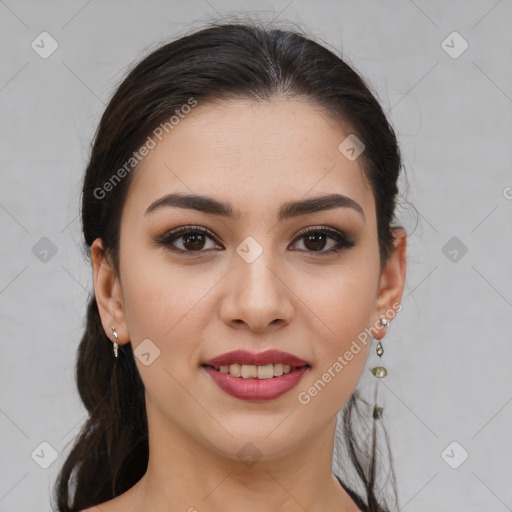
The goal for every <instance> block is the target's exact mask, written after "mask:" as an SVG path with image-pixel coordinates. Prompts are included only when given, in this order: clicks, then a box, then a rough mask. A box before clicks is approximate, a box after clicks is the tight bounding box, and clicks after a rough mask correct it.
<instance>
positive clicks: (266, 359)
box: [203, 350, 309, 368]
mask: <svg viewBox="0 0 512 512" xmlns="http://www.w3.org/2000/svg"><path fill="white" fill-rule="evenodd" d="M236 363H238V364H247V365H249V364H250V365H255V366H265V365H267V364H289V365H290V366H294V367H295V368H298V367H300V366H305V365H308V364H309V363H307V362H306V361H304V360H303V359H301V358H300V357H297V356H294V355H293V354H289V353H288V352H282V351H281V350H265V352H259V353H254V352H249V351H247V350H233V351H232V352H227V353H225V354H221V355H220V356H216V357H214V358H213V359H209V360H208V361H204V362H203V365H207V366H214V367H216V368H218V367H220V366H226V365H230V364H236Z"/></svg>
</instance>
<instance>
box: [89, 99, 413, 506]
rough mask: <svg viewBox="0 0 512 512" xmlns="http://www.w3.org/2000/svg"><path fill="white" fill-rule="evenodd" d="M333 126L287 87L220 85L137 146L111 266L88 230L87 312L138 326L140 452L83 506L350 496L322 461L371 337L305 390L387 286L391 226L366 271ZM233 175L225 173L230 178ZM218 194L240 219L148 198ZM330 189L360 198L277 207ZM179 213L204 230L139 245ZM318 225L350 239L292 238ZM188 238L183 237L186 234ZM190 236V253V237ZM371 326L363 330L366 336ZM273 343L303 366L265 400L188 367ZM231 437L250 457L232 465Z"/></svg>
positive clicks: (358, 186)
mask: <svg viewBox="0 0 512 512" xmlns="http://www.w3.org/2000/svg"><path fill="white" fill-rule="evenodd" d="M348 134H349V132H346V131H345V132H344V131H343V129H342V128H341V126H339V125H338V124H336V123H335V122H333V121H332V120H331V119H330V118H328V117H327V116H326V115H325V113H323V112H322V111H321V110H320V109H319V108H318V107H317V106H314V105H311V104H309V103H307V102H306V101H303V100H299V99H293V100H292V99H284V98H274V99H273V100H272V101H265V102H259V103H255V102H251V101H249V100H230V101H224V102H222V103H217V104H205V105H198V106H197V107H196V108H195V109H194V110H193V112H192V113H191V114H189V115H188V116H187V117H186V118H185V119H184V120H182V121H181V122H180V123H179V125H177V126H176V127H175V128H174V129H173V130H172V131H171V132H170V133H169V134H168V135H166V136H165V138H164V139H163V140H162V141H161V142H160V143H159V144H158V145H157V147H156V148H155V149H153V150H152V151H151V152H150V153H149V155H148V156H147V157H146V158H145V160H144V161H143V162H142V164H141V166H140V168H139V169H137V171H135V174H134V176H133V182H132V184H131V186H130V190H129V192H128V196H127V199H126V203H125V205H124V208H123V214H122V219H121V236H120V275H117V274H116V272H115V271H114V269H113V267H112V265H111V264H110V262H109V259H108V257H107V255H106V254H105V253H104V252H103V249H102V242H101V240H100V239H98V240H96V241H95V242H94V244H93V246H92V262H93V275H94V288H95V294H96V298H97V301H98V304H99V308H100V314H101V319H102V324H103V327H104V329H105V332H106V333H107V335H108V336H109V337H110V338H111V339H112V336H111V334H110V328H111V326H112V325H115V327H116V329H117V332H118V334H119V340H118V343H119V344H125V343H128V342H131V343H132V346H133V348H134V350H136V348H137V346H138V345H139V344H140V343H141V342H142V341H143V340H145V339H150V340H151V342H152V343H154V345H155V346H157V347H158V349H159V350H160V356H159V357H157V358H156V359H155V360H154V361H153V362H152V363H151V364H150V365H148V366H146V365H144V364H142V362H141V361H140V360H139V359H138V358H136V359H135V360H136V363H137V367H138V370H139V372H140V375H141V377H142V380H143V382H144V385H145V389H146V403H147V414H148V424H149V444H150V458H149V466H148V471H147V473H146V475H145V476H144V477H143V478H142V479H141V480H140V481H139V482H138V483H137V484H136V485H135V486H134V487H132V488H131V489H130V490H129V491H127V492H126V493H125V494H123V495H122V496H120V497H117V498H115V499H114V500H111V501H109V502H107V503H104V504H101V505H99V506H98V507H93V508H92V509H89V510H95V511H98V510H101V511H102V512H115V511H118V510H119V511H121V510H123V511H135V510H139V511H140V510H152V511H153V512H160V511H164V510H165V511H169V510H182V511H190V512H192V511H193V510H198V511H199V512H202V511H208V512H216V511H223V512H234V511H239V510H247V511H250V512H269V511H277V510H279V511H283V512H288V511H294V512H295V511H304V510H307V511H308V512H317V511H318V512H320V511H323V512H325V511H326V510H327V511H335V510H336V511H338V512H339V511H340V510H342V511H346V512H349V511H351V512H352V511H356V510H358V508H357V506H356V505H355V504H354V503H353V502H352V500H351V499H350V497H349V496H348V494H347V493H346V492H345V491H344V490H343V488H342V487H341V486H340V485H339V483H338V482H337V480H335V478H334V476H333V475H332V471H331V463H332V462H331V461H332V454H333V443H334V432H335V422H336V414H337V412H338V411H339V410H340V409H341V408H342V407H343V405H344V403H345V402H346V401H347V400H348V398H349V397H350V395H351V394H352V392H353V390H354V388H355V386H356V385H357V382H358V380H359V378H360V376H361V373H362V371H363V369H364V365H365V363H366V359H367V356H368V354H369V352H370V350H375V344H374V343H375V342H373V343H371V341H368V343H367V344H366V345H362V344H361V350H360V351H359V352H358V354H357V355H355V356H354V357H353V359H352V360H351V361H350V362H348V364H347V365H346V366H345V367H344V368H343V370H342V371H341V372H339V373H337V374H336V376H335V377H334V378H332V379H331V381H330V382H329V383H328V384H327V385H326V386H325V387H324V388H323V389H322V390H321V392H319V393H318V394H317V396H315V397H314V398H312V399H311V401H310V402H309V403H308V404H306V405H305V404H301V403H300V402H299V401H298V399H297V395H298V393H299V392H300V391H304V390H307V389H308V388H310V387H311V386H312V385H313V383H314V382H315V381H317V380H318V379H319V378H321V377H322V374H323V373H324V372H326V371H327V369H328V368H329V367H332V366H333V363H334V362H335V361H336V360H337V357H338V356H339V355H343V354H344V353H345V352H346V351H347V350H348V349H349V348H350V346H351V344H352V342H353V341H354V340H356V339H357V336H358V334H359V333H361V332H363V331H364V329H365V328H369V327H370V326H373V325H374V324H375V322H376V321H378V319H379V318H381V317H382V316H385V315H386V312H389V311H390V310H392V308H393V305H395V307H396V304H397V303H399V302H400V300H401V297H402V293H403V287H404V280H405V272H406V259H405V254H406V233H405V231H404V230H403V229H396V230H395V231H394V237H395V238H394V244H395V250H394V252H393V254H392V255H391V257H390V258H389V260H388V261H387V262H386V264H385V267H384V268H383V269H381V267H380V259H379V246H378V239H377V221H376V212H375V202H374V197H373V193H372V191H371V189H370V188H369V185H368V183H367V182H366V180H365V178H364V176H363V172H362V170H361V167H360V164H361V165H362V161H361V159H356V160H355V161H350V160H348V159H347V158H346V157H345V156H344V155H343V154H342V153H341V152H340V151H339V150H338V145H339V144H340V142H341V141H342V140H343V139H344V138H345V137H346V136H347V135H348ZM234 184H236V188H235V187H234V186H233V185H234ZM171 192H180V193H187V194H189V193H193V194H199V195H209V196H211V197H214V198H216V199H218V200H221V201H225V202H229V203H231V205H232V206H233V208H235V209H237V210H239V211H240V216H239V218H236V219H228V218H221V217H219V216H216V215H212V214H206V213H202V212H198V211H195V210H190V209H179V208H162V209H157V210H155V211H153V212H152V213H149V214H147V215H144V212H145V210H146V208H147V207H148V206H149V205H150V204H151V203H153V202H154V201H155V200H157V199H159V198H161V197H162V196H164V195H166V194H168V193H171ZM333 192H337V193H340V194H343V195H346V196H348V197H350V198H351V199H353V200H354V201H356V202H357V203H359V205H360V206H361V208H362V209H363V212H364V218H363V216H362V215H360V214H359V213H358V212H357V211H356V210H355V209H352V208H334V209H330V210H325V211H320V212H315V213H309V214H306V215H302V216H300V217H295V218H291V219H288V220H284V221H280V222H278V220H277V212H278V210H279V207H280V206H281V204H282V203H283V202H285V201H291V200H299V199H304V198H310V197H316V196H320V195H327V194H332V193H333ZM188 223H191V224H193V225H196V226H201V227H205V228H208V229H209V230H211V231H212V232H213V234H214V235H215V238H216V239H214V238H209V237H206V238H205V239H204V245H203V246H199V249H196V250H195V251H196V252H193V251H194V244H193V243H192V244H191V243H190V242H189V243H188V244H187V240H186V239H184V238H183V237H181V238H178V239H176V240H175V241H174V246H175V247H176V248H177V249H182V250H184V251H186V250H187V249H188V251H189V252H188V253H184V254H178V253H175V252H172V251H171V250H170V249H169V248H166V247H163V246H161V245H158V244H157V243H155V241H156V240H157V239H158V237H159V236H160V235H162V234H163V233H164V232H167V231H169V230H172V229H175V228H178V227H180V226H183V225H186V224H188ZM308 226H315V227H324V226H325V227H331V228H333V229H335V230H340V231H342V232H344V233H346V234H347V236H349V237H350V238H352V239H354V240H355V241H356V245H355V246H354V247H352V248H348V249H345V250H342V251H341V252H339V253H337V254H335V253H330V254H327V251H328V250H329V249H330V248H333V247H336V246H337V242H336V240H334V239H331V238H330V237H329V238H326V239H325V242H324V245H323V246H322V245H321V244H318V247H320V248H319V249H318V250H319V251H323V253H322V254H320V253H319V252H315V246H314V243H311V242H310V243H309V244H308V237H307V236H306V237H300V238H298V235H299V234H300V232H301V231H302V230H303V229H304V228H306V227H308ZM248 236H251V237H253V238H254V239H255V240H256V241H257V242H258V243H259V244H260V246H261V247H262V249H263V252H262V254H261V255H260V256H259V257H258V258H257V259H256V260H255V261H253V262H252V263H247V262H246V261H245V260H244V259H242V258H241V257H240V256H239V255H238V254H237V252H236V248H237V247H238V245H239V244H240V243H241V242H242V241H243V240H244V239H245V238H246V237H248ZM191 247H192V249H190V248H191ZM198 251H203V252H198ZM385 333H386V329H385V328H382V329H380V330H379V331H378V332H376V334H375V336H374V337H375V339H381V338H382V337H383V336H384V335H385ZM237 348H243V349H247V350H250V351H253V352H262V351H264V350H266V349H268V348H277V349H279V350H283V351H285V352H290V353H292V354H295V355H297V356H298V357H301V358H302V359H304V360H306V361H308V362H309V364H310V365H311V369H310V370H309V372H308V373H307V374H306V375H305V376H304V378H303V379H302V381H301V382H300V383H299V385H298V386H297V387H296V388H294V389H293V390H291V391H290V392H288V393H286V394H285V395H283V396H281V397H280V398H278V399H276V400H270V401H266V402H256V403H254V402H248V401H244V400H240V399H237V398H234V397H231V396H229V395H227V394H225V393H224V392H223V391H221V390H220V389H219V388H218V387H217V386H216V385H215V384H214V383H213V381H212V380H211V379H210V377H209V375H207V374H206V373H205V372H204V370H203V369H202V368H201V366H200V365H201V363H202V362H203V361H205V360H207V359H210V358H212V357H214V356H216V355H219V354H222V353H225V352H228V351H231V350H234V349H237ZM247 443H252V444H253V445H255V446H256V447H257V449H258V450H259V452H260V454H261V458H260V459H259V460H258V461H257V462H256V463H255V464H254V465H253V466H251V467H247V466H246V465H245V464H244V463H243V462H241V461H240V460H239V458H238V456H237V452H238V451H239V450H240V449H241V448H242V447H244V446H245V445H246V444H247Z"/></svg>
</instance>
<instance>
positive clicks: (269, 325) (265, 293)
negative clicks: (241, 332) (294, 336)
mask: <svg viewBox="0 0 512 512" xmlns="http://www.w3.org/2000/svg"><path fill="white" fill-rule="evenodd" d="M264 255H265V251H264V252H263V253H262V254H261V255H260V256H259V257H258V258H257V259H256V260H255V261H253V262H252V263H247V262H245V261H243V260H242V261H239V262H237V263H236V264H235V268H233V270H232V271H231V272H229V274H228V275H227V276H226V277H227V279H226V280H225V282H224V286H225V289H224V294H223V295H224V297H223V300H222V305H221V310H220V315H221V318H222V320H223V322H224V323H225V324H226V325H229V326H230V327H234V328H237V329H243V328H246V329H249V330H251V331H253V332H270V331H273V330H277V329H280V328H282V327H284V326H286V325H288V324H289V323H290V322H291V319H292V316H293V305H292V303H291V301H290V298H291V296H292V295H293V292H292V291H291V288H290V284H289V283H287V282H286V276H284V275H283V273H282V272H281V273H280V272H279V270H278V269H276V268H272V267H275V265H272V264H271V262H270V260H269V259H268V258H265V257H264Z"/></svg>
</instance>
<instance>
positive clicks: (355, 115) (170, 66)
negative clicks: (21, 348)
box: [55, 23, 401, 512]
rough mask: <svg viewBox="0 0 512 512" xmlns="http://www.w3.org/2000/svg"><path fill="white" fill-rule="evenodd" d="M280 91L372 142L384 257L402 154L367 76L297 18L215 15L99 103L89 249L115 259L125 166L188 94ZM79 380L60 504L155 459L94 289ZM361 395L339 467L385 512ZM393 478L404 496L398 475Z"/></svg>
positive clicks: (109, 493)
mask: <svg viewBox="0 0 512 512" xmlns="http://www.w3.org/2000/svg"><path fill="white" fill-rule="evenodd" d="M278 95H279V96H283V95H284V96H285V97H290V98H293V97H295V98H302V99H304V100H307V101H309V102H311V103H313V104H315V105H317V106H319V107H322V109H323V110H325V112H327V113H328V115H330V116H331V117H332V118H333V119H335V120H337V121H338V122H340V123H341V124H342V125H343V126H346V127H349V129H350V133H353V134H355V135H356V136H357V137H358V138H359V139H360V140H361V141H363V142H364V145H365V150H364V152H363V153H362V155H361V156H360V158H361V162H362V167H363V172H364V176H365V178H366V179H367V181H368V183H369V184H370V186H371V189H372V192H373V195H374V199H375V205H376V212H377V227H378V239H379V240H378V241H379V248H380V258H381V265H383V264H384V263H385V262H386V260H387V259H388V258H389V255H390V254H391V252H392V251H393V222H394V212H395V206H396V200H397V193H398V186H397V181H398V176H399V173H400V169H401V157H400V152H399V148H398V145H397V140H396V137H395V133H394V131H393V129H392V127H391V126H390V124H389V122H388V120H387V118H386V116H385V114H384V112H383V110H382V108H381V106H380V105H379V103H378V101H377V100H376V98H375V97H374V95H373V94H372V93H371V92H370V89H369V87H368V86H367V85H366V84H365V81H364V80H363V79H362V78H361V76H360V75H359V74H358V73H357V72H356V71H354V69H352V67H350V66H349V65H348V64H347V63H346V62H345V61H344V60H343V59H342V58H341V57H339V56H337V55H336V54H335V53H334V52H332V51H330V50H329V49H327V48H326V47H325V46H323V45H321V44H319V43H317V42H315V41H313V39H312V38H310V37H308V36H306V35H304V34H302V33H300V31H298V30H284V29H280V28H276V27H263V26H260V25H257V24H252V23H243V24H242V23H223V24H214V25H213V26H209V27H207V28H203V29H202V30H199V31H196V32H194V33H192V34H189V35H187V36H184V37H181V38H180V39H178V40H176V41H173V42H170V43H167V44H164V45H162V46H160V47H159V48H157V49H156V50H154V51H152V52H151V53H150V54H149V55H148V56H146V57H145V58H143V59H142V60H141V61H140V62H139V63H138V64H136V65H135V66H134V67H133V69H131V71H130V72H129V73H128V74H127V76H126V77H125V78H124V80H123V81H122V83H121V84H120V85H119V87H118V88H117V90H116V92H115V93H114V95H113V97H112V99H111V100H110V102H109V104H108V106H107V107H106V109H105V112H104V113H103V116H102V118H101V122H100V124H99V126H98V129H97V131H96V134H95V137H94V142H93V145H92V150H91V155H90V160H89V163H88V165H87V169H86V171H85V177H84V183H83V190H82V225H83V233H84V238H85V244H86V245H85V249H86V252H87V254H88V255H89V254H90V247H91V244H92V243H93V241H94V240H95V239H96V238H101V239H102V240H103V245H104V248H105V251H106V254H107V255H108V256H109V257H110V258H111V260H112V263H113V265H114V268H115V269H116V270H117V271H118V270H119V230H120V219H121V213H122V209H123V204H124V201H125V197H126V193H127V190H128V188H129V186H130V183H131V177H132V175H133V172H135V171H136V167H137V166H136V165H135V166H134V167H133V170H131V169H129V168H128V169H127V167H126V163H127V162H129V161H130V159H131V158H132V157H133V154H134V152H136V151H137V150H138V149H139V148H140V147H141V146H142V145H143V144H144V143H145V141H146V140H148V136H151V134H152V133H154V130H155V129H157V127H158V126H160V125H161V124H162V123H165V122H168V121H169V119H170V118H171V116H173V115H176V113H177V111H179V110H180V109H181V108H182V106H183V105H187V104H190V99H191V98H193V99H194V101H197V102H198V104H199V105H201V104H204V103H206V102H208V101H214V100H229V99H232V98H248V99H252V100H254V101H265V100H269V99H271V98H273V97H276V96H278ZM340 142H341V141H340ZM122 168H124V169H125V172H121V173H120V172H117V177H118V178H119V177H121V175H122V179H119V180H118V179H117V178H116V180H115V181H113V177H114V174H116V171H117V170H119V169H122ZM107 183H110V185H106V184H107ZM76 380H77V386H78V390H79V393H80V397H81V400H82V401H83V403H84V404H85V407H86V408H87V411H88V413H89V416H88V419H87V421H86V422H85V424H84V425H83V427H82V429H81V432H80V434H79V436H78V437H77V439H76V440H75V443H74V445H73V447H72V449H71V451H70V453H69V455H68V457H67V459H66V461H65V462H64V464H63V466H62V468H61V471H60V474H59V477H58V480H57V482H56V485H55V501H56V506H57V509H58V510H59V511H60V512H77V511H79V510H83V509H84V508H87V507H90V506H93V505H97V504H100V503H102V502H104V501H108V500H110V499H112V498H114V497H115V496H118V495H120V494H122V493H123V492H125V491H127V490H128V489H129V488H130V487H132V486H133V485H134V484H135V483H136V482H137V481H138V480H140V478H142V476H143V475H144V473H145V472H146V469H147V463H148V450H149V448H148V426H147V417H146V408H145V398H144V386H143V382H142V380H141V378H140V376H139V373H138V371H137V367H136V365H135V361H134V356H133V352H132V348H131V345H130V344H129V343H128V344H126V345H124V346H122V347H120V348H119V357H118V359H114V358H113V354H112V344H111V342H110V340H109V338H108V337H107V335H106V334H105V332H104V330H103V327H102V324H101V321H100V316H99V312H98V306H97V303H96V300H95V297H94V294H92V296H91V298H90V301H89V304H88V309H87V317H86V326H85V330H84V333H83V336H82V339H81V342H80V345H79V349H78V356H77V362H76ZM355 405H356V400H355V395H353V396H352V397H351V398H350V400H349V401H348V402H347V404H345V406H344V411H343V422H342V426H343V437H344V440H345V441H346V442H347V446H348V454H349V457H348V458H347V459H346V460H344V461H343V469H344V471H347V470H348V467H347V463H348V462H351V463H352V464H353V465H354V467H355V470H356V475H357V478H358V479H359V481H360V483H361V484H362V487H363V492H362V493H361V495H359V494H358V493H356V492H355V491H354V490H353V489H351V488H349V486H348V485H347V484H346V483H344V482H343V481H342V480H341V479H339V480H340V483H341V484H342V485H343V486H344V488H345V489H346V490H347V492H348V493H349V494H350V495H351V496H352V498H353V499H354V501H355V502H356V503H357V504H358V506H359V507H360V508H361V510H366V511H371V512H383V511H386V510H389V509H388V507H387V505H386V504H385V503H384V500H381V499H380V498H378V497H377V494H378V491H379V490H378V489H377V487H376V470H375V468H376V457H377V451H376V434H375V433H376V428H377V424H378V423H379V422H380V421H381V420H373V424H372V429H373V434H372V436H371V443H370V447H369V449H368V453H369V457H368V456H367V455H365V454H364V453H363V451H364V450H363V449H362V448H361V446H360V444H359V443H358V442H357V439H356V437H357V436H355V435H354V429H353V427H352V424H351V416H352V411H353V409H354V407H355ZM370 416H371V413H370ZM386 439H387V437H386ZM386 443H387V441H386ZM388 448H389V447H388ZM390 457H391V454H389V457H388V458H387V461H389V460H390ZM338 478H339V477H338ZM393 489H394V498H395V500H396V489H395V484H394V477H393Z"/></svg>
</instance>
